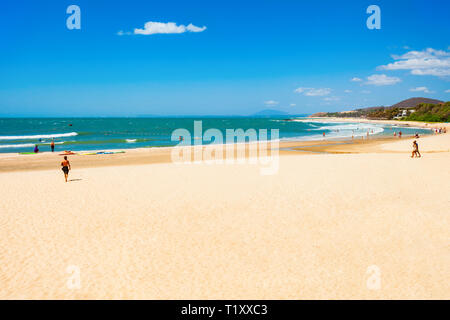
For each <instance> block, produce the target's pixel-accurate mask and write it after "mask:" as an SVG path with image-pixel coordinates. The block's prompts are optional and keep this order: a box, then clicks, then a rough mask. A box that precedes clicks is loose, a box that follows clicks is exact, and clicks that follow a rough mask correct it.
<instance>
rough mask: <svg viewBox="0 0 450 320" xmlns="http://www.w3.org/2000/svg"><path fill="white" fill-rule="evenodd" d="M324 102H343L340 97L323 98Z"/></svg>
mask: <svg viewBox="0 0 450 320" xmlns="http://www.w3.org/2000/svg"><path fill="white" fill-rule="evenodd" d="M323 100H324V101H339V100H341V98H339V97H326V98H323Z"/></svg>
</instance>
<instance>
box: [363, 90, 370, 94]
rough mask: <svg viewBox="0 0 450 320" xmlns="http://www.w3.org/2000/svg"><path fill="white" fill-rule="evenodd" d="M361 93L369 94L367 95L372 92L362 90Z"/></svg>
mask: <svg viewBox="0 0 450 320" xmlns="http://www.w3.org/2000/svg"><path fill="white" fill-rule="evenodd" d="M361 93H365V94H369V93H372V92H371V91H370V90H363V91H361Z"/></svg>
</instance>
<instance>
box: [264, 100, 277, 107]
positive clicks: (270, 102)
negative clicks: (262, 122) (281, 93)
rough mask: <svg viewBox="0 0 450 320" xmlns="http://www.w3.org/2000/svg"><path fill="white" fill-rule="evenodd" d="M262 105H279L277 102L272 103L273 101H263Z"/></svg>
mask: <svg viewBox="0 0 450 320" xmlns="http://www.w3.org/2000/svg"><path fill="white" fill-rule="evenodd" d="M264 104H265V105H267V106H276V105H277V104H279V102H278V101H274V100H268V101H264Z"/></svg>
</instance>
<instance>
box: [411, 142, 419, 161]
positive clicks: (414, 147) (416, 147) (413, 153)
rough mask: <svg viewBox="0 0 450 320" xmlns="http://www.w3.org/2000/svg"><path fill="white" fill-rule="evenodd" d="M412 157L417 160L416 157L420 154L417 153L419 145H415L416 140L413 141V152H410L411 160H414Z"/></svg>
mask: <svg viewBox="0 0 450 320" xmlns="http://www.w3.org/2000/svg"><path fill="white" fill-rule="evenodd" d="M414 156H415V157H416V158H417V157H419V158H420V157H421V154H420V152H419V144H418V143H417V141H416V140H414V141H413V151H412V154H411V158H414Z"/></svg>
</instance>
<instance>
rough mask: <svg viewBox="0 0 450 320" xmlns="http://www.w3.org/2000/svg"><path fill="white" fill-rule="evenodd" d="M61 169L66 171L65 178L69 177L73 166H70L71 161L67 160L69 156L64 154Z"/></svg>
mask: <svg viewBox="0 0 450 320" xmlns="http://www.w3.org/2000/svg"><path fill="white" fill-rule="evenodd" d="M61 167H62V168H61V170H62V171H63V172H64V178H65V179H66V182H67V178H68V177H69V170H71V169H72V168H71V167H70V162H69V160H67V156H64V160H63V161H62V162H61Z"/></svg>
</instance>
